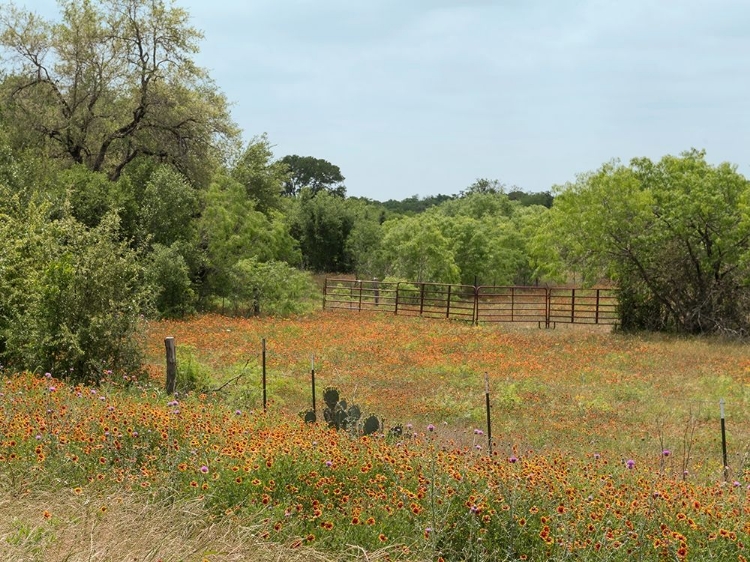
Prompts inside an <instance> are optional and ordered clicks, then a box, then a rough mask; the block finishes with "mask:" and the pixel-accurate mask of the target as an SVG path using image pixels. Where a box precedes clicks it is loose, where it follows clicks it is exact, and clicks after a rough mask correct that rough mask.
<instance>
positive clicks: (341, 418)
mask: <svg viewBox="0 0 750 562" xmlns="http://www.w3.org/2000/svg"><path fill="white" fill-rule="evenodd" d="M323 402H325V404H326V407H325V408H324V410H323V418H324V419H325V421H326V423H327V424H328V427H330V428H334V429H344V430H347V431H349V432H350V433H351V434H352V435H354V436H356V435H358V434H359V433H360V432H364V430H365V426H364V425H363V426H362V427H360V419H361V418H362V409H361V408H360V407H359V406H358V405H357V404H351V405H349V404H347V402H346V400H342V399H341V394H340V393H339V391H338V389H336V388H333V387H328V388H326V389H325V391H324V392H323ZM370 417H371V418H373V419H372V420H370V421H369V423H368V422H367V421H365V425H366V427H367V431H368V432H369V433H364V434H365V435H369V434H370V433H375V432H376V431H377V430H378V429H380V422H379V421H378V419H377V418H376V417H375V416H370ZM368 419H369V418H368Z"/></svg>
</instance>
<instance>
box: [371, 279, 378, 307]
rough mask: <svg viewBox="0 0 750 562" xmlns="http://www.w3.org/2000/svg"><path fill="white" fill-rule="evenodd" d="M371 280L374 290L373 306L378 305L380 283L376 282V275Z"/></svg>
mask: <svg viewBox="0 0 750 562" xmlns="http://www.w3.org/2000/svg"><path fill="white" fill-rule="evenodd" d="M372 282H373V283H374V285H375V290H374V291H373V293H374V295H375V306H378V304H379V303H380V283H379V282H378V278H377V277H373V278H372Z"/></svg>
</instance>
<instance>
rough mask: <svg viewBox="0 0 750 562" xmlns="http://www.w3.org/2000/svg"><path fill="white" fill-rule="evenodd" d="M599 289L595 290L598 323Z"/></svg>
mask: <svg viewBox="0 0 750 562" xmlns="http://www.w3.org/2000/svg"><path fill="white" fill-rule="evenodd" d="M599 291H601V289H597V290H596V320H595V323H596V324H598V323H599Z"/></svg>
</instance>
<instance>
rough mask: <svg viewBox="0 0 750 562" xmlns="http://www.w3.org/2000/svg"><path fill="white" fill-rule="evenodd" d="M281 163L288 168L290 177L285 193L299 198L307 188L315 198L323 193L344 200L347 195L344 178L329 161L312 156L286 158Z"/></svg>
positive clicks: (337, 168)
mask: <svg viewBox="0 0 750 562" xmlns="http://www.w3.org/2000/svg"><path fill="white" fill-rule="evenodd" d="M281 163H282V164H284V165H285V166H286V167H287V170H288V172H289V176H288V178H287V179H286V181H285V182H284V192H285V194H286V195H289V196H297V195H299V194H300V193H302V190H303V189H305V188H307V189H309V190H310V192H311V193H312V196H313V197H314V196H315V195H317V194H318V193H320V192H321V191H327V192H328V193H330V194H331V195H336V196H337V197H341V198H343V197H344V196H345V195H346V186H344V184H343V182H344V179H345V178H344V176H343V175H341V170H340V169H339V167H338V166H336V165H334V164H331V163H330V162H328V161H327V160H323V159H321V158H314V157H312V156H297V155H296V154H291V155H289V156H284V158H282V159H281Z"/></svg>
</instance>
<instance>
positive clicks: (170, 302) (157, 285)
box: [145, 243, 197, 318]
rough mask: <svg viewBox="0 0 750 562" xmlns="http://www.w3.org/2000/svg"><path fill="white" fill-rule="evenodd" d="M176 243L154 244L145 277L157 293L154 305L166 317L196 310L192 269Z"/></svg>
mask: <svg viewBox="0 0 750 562" xmlns="http://www.w3.org/2000/svg"><path fill="white" fill-rule="evenodd" d="M178 246H179V245H178V244H177V243H175V244H172V245H171V246H169V247H167V246H163V245H161V244H154V247H153V251H152V252H151V254H150V255H149V256H148V259H147V260H146V266H145V278H146V282H147V283H148V285H149V287H150V288H151V290H152V291H153V293H154V305H155V307H156V310H157V311H158V312H159V314H160V315H161V316H162V317H164V318H173V317H178V316H185V315H186V314H190V313H192V312H195V303H196V300H197V298H196V294H195V291H194V290H193V286H192V282H191V280H190V269H189V267H188V265H187V263H186V261H185V258H184V257H183V256H182V254H181V253H180V250H179V247H178Z"/></svg>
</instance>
